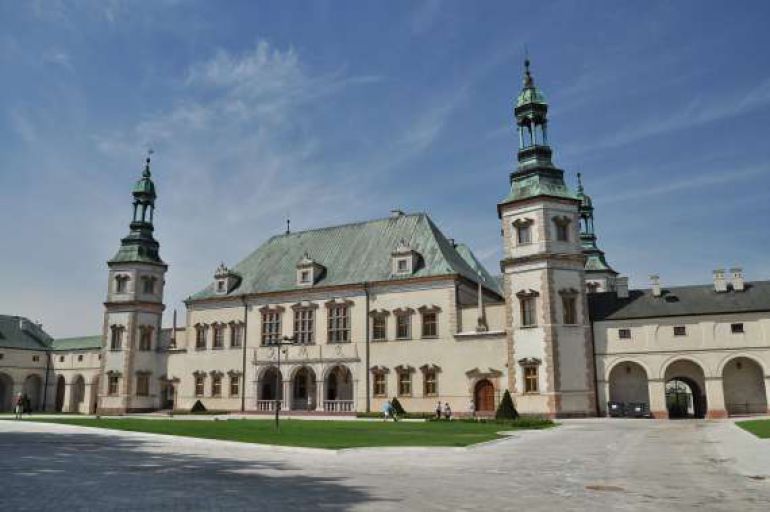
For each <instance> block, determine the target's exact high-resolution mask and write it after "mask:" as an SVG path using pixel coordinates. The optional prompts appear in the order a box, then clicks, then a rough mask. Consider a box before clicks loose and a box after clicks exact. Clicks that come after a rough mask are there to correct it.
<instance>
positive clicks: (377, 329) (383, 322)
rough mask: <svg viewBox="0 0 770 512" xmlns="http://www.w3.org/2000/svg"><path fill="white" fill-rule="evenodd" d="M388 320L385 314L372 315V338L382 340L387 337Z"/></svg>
mask: <svg viewBox="0 0 770 512" xmlns="http://www.w3.org/2000/svg"><path fill="white" fill-rule="evenodd" d="M387 328H388V320H387V317H386V316H385V315H374V316H373V317H372V340H374V341H384V340H386V339H387V337H388V334H387V333H388V330H387Z"/></svg>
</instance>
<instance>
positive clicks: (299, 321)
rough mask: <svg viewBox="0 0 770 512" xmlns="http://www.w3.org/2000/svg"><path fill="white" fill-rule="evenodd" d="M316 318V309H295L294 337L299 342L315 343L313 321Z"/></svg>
mask: <svg viewBox="0 0 770 512" xmlns="http://www.w3.org/2000/svg"><path fill="white" fill-rule="evenodd" d="M314 320H315V310H313V309H310V308H301V309H295V310H294V339H295V341H296V342H297V343H304V344H310V343H313V342H314V340H315V337H314V335H313V323H314Z"/></svg>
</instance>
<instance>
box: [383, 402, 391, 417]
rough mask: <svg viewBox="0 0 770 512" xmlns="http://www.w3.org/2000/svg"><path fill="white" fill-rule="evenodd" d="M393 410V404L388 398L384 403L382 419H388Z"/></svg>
mask: <svg viewBox="0 0 770 512" xmlns="http://www.w3.org/2000/svg"><path fill="white" fill-rule="evenodd" d="M392 410H393V404H391V403H390V400H386V401H385V403H384V404H383V405H382V421H388V416H390V411H392Z"/></svg>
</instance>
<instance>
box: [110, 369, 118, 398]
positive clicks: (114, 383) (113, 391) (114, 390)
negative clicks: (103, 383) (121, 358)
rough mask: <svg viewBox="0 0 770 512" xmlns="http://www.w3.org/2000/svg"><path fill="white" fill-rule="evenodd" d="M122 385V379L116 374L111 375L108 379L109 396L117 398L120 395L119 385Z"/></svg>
mask: <svg viewBox="0 0 770 512" xmlns="http://www.w3.org/2000/svg"><path fill="white" fill-rule="evenodd" d="M119 383H120V377H118V376H117V375H115V374H110V375H109V376H108V377H107V394H108V395H110V396H115V395H117V394H118V384H119Z"/></svg>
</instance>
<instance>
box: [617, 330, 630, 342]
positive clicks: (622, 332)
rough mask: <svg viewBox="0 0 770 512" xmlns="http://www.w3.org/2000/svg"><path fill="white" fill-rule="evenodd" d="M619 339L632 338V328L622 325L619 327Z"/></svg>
mask: <svg viewBox="0 0 770 512" xmlns="http://www.w3.org/2000/svg"><path fill="white" fill-rule="evenodd" d="M618 339H619V340H630V339H631V329H630V328H628V327H621V328H619V329H618Z"/></svg>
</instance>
